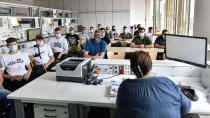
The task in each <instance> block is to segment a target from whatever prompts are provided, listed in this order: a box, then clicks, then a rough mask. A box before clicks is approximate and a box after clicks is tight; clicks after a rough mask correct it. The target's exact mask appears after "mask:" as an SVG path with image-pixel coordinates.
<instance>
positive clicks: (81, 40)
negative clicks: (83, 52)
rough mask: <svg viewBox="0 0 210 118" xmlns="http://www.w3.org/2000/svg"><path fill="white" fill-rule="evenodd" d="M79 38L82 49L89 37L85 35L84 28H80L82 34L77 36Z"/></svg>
mask: <svg viewBox="0 0 210 118" xmlns="http://www.w3.org/2000/svg"><path fill="white" fill-rule="evenodd" d="M79 38H80V42H79V43H80V46H81V48H82V49H84V48H85V45H86V43H87V42H88V41H89V40H90V37H89V35H88V34H87V31H86V27H83V28H82V33H81V34H80V35H79Z"/></svg>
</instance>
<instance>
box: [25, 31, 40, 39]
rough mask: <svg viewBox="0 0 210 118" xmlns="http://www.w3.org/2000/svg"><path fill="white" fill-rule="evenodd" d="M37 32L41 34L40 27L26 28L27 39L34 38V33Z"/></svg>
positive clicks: (36, 33)
mask: <svg viewBox="0 0 210 118" xmlns="http://www.w3.org/2000/svg"><path fill="white" fill-rule="evenodd" d="M38 34H41V29H40V28H35V29H28V30H27V37H28V41H31V40H34V39H36V35H38Z"/></svg>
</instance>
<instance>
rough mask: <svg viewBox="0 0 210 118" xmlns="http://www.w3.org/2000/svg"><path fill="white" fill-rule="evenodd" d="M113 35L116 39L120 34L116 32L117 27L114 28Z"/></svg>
mask: <svg viewBox="0 0 210 118" xmlns="http://www.w3.org/2000/svg"><path fill="white" fill-rule="evenodd" d="M112 35H113V36H114V37H118V33H117V30H116V27H115V26H112Z"/></svg>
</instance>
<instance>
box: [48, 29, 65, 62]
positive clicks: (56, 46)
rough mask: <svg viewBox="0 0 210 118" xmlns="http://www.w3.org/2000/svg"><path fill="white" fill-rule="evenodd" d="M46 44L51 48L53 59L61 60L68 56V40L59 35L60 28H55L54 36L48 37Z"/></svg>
mask: <svg viewBox="0 0 210 118" xmlns="http://www.w3.org/2000/svg"><path fill="white" fill-rule="evenodd" d="M48 45H49V46H50V48H51V49H52V50H53V53H54V57H55V60H60V61H62V60H64V59H66V58H67V57H68V56H67V53H68V42H67V40H66V39H65V38H63V37H62V36H61V29H60V28H56V29H55V37H52V38H50V40H49V41H48Z"/></svg>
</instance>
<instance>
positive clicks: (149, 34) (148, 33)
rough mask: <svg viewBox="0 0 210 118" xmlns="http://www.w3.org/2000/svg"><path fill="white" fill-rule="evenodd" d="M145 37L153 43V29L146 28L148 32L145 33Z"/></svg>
mask: <svg viewBox="0 0 210 118" xmlns="http://www.w3.org/2000/svg"><path fill="white" fill-rule="evenodd" d="M146 36H148V37H149V39H150V40H151V41H152V43H155V37H154V36H153V27H149V28H148V32H147V33H146Z"/></svg>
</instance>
